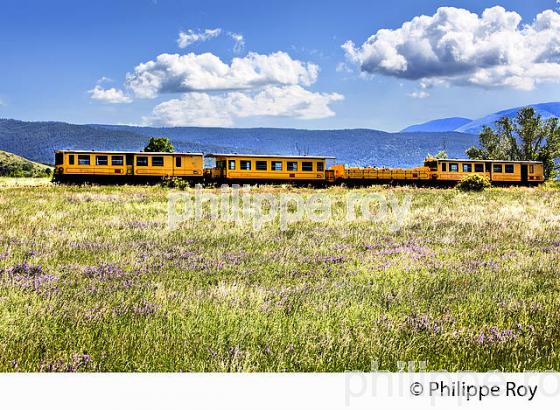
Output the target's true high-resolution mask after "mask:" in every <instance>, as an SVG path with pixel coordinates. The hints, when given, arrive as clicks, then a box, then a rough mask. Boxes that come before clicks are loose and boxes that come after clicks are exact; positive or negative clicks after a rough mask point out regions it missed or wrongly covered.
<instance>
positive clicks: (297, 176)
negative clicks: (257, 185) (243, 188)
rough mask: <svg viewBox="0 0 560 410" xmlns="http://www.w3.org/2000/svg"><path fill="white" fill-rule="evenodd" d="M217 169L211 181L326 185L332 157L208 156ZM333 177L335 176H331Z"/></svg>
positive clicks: (212, 174)
mask: <svg viewBox="0 0 560 410" xmlns="http://www.w3.org/2000/svg"><path fill="white" fill-rule="evenodd" d="M206 157H208V158H214V159H215V160H216V165H215V167H214V168H212V170H211V175H210V176H211V178H212V179H213V180H216V181H241V182H248V181H254V182H261V181H262V182H264V183H266V182H281V181H286V182H325V181H326V180H327V179H328V178H327V174H329V172H328V171H327V164H326V161H327V160H329V159H335V157H329V156H301V155H300V156H295V155H291V156H290V155H254V154H208V155H206ZM330 174H332V172H331V173H330Z"/></svg>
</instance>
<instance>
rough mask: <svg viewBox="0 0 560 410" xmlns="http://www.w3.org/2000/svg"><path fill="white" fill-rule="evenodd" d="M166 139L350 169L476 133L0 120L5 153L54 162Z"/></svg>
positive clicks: (0, 146) (188, 148)
mask: <svg viewBox="0 0 560 410" xmlns="http://www.w3.org/2000/svg"><path fill="white" fill-rule="evenodd" d="M152 136H166V137H169V138H170V139H171V142H172V143H173V145H175V148H176V150H177V151H182V152H204V153H209V152H228V153H231V152H239V153H269V154H300V155H301V154H315V155H334V156H336V157H337V162H340V163H345V164H349V165H378V166H415V165H418V164H421V163H422V161H423V159H424V158H425V157H426V156H427V155H429V154H435V153H437V152H438V151H440V150H442V149H445V150H447V151H448V152H449V154H450V155H451V156H455V157H461V156H464V152H465V149H467V148H468V147H469V146H471V145H473V144H475V143H476V141H477V137H476V136H475V135H470V134H461V133H455V132H442V133H408V134H407V133H388V132H383V131H377V130H369V129H349V130H326V131H325V130H298V129H280V128H196V127H179V128H153V127H132V126H124V125H75V124H67V123H61V122H24V121H17V120H0V150H5V151H9V152H12V153H15V154H18V155H21V156H23V157H25V158H28V159H31V160H33V161H37V162H41V163H45V164H52V162H53V157H54V155H53V152H54V151H55V150H57V149H93V150H98V151H100V150H126V151H139V150H142V149H143V148H144V147H145V146H146V144H147V142H148V140H149V138H150V137H152Z"/></svg>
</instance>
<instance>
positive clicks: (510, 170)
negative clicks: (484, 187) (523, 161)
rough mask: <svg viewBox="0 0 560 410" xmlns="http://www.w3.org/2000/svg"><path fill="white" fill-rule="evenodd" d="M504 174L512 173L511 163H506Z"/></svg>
mask: <svg viewBox="0 0 560 410" xmlns="http://www.w3.org/2000/svg"><path fill="white" fill-rule="evenodd" d="M506 174H513V164H506Z"/></svg>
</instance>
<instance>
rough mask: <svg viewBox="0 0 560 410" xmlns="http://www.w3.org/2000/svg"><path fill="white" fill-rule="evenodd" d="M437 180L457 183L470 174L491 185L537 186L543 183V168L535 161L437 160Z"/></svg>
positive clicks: (541, 164) (540, 163)
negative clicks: (481, 177) (484, 179)
mask: <svg viewBox="0 0 560 410" xmlns="http://www.w3.org/2000/svg"><path fill="white" fill-rule="evenodd" d="M432 161H434V162H436V163H437V168H436V169H437V180H438V181H449V182H458V181H460V180H461V179H463V178H464V177H465V176H467V175H470V174H480V175H484V176H486V177H488V179H490V181H492V182H493V183H498V184H500V183H503V184H516V183H519V184H538V183H542V182H544V167H543V163H542V162H536V161H497V160H469V159H438V160H432Z"/></svg>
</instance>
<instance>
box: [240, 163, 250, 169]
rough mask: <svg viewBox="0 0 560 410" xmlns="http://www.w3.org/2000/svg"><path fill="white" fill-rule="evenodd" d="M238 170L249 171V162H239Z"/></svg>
mask: <svg viewBox="0 0 560 410" xmlns="http://www.w3.org/2000/svg"><path fill="white" fill-rule="evenodd" d="M239 169H242V170H244V171H250V170H251V161H239Z"/></svg>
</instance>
